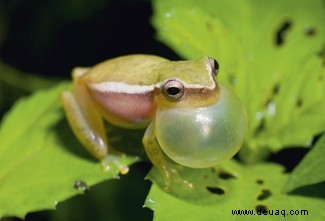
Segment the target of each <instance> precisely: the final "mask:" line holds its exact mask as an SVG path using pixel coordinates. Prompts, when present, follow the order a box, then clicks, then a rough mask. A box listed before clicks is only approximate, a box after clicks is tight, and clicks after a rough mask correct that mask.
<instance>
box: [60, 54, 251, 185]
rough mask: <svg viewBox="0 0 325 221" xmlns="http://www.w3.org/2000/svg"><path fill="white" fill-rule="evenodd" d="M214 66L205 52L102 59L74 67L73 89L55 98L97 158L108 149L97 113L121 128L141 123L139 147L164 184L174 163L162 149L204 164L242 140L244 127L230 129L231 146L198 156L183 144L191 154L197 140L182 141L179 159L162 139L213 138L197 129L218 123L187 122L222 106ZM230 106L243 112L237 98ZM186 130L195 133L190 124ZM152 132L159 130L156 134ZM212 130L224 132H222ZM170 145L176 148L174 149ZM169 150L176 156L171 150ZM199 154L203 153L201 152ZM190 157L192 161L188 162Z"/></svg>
mask: <svg viewBox="0 0 325 221" xmlns="http://www.w3.org/2000/svg"><path fill="white" fill-rule="evenodd" d="M217 72H218V64H217V62H216V61H215V60H214V59H212V58H208V57H203V58H201V59H198V60H192V61H176V62H174V61H169V60H167V59H164V58H161V57H157V56H152V55H128V56H122V57H118V58H114V59H110V60H107V61H104V62H102V63H100V64H98V65H96V66H94V67H92V68H76V69H75V70H74V71H73V83H74V92H73V93H71V92H69V91H65V92H63V93H62V95H61V100H62V103H63V107H64V110H65V113H66V115H67V118H68V121H69V123H70V125H71V128H72V129H73V131H74V133H75V135H76V136H77V138H78V139H79V141H80V142H81V143H82V144H83V145H84V146H85V148H86V149H87V150H88V151H89V152H90V153H91V154H92V155H93V156H94V157H96V158H98V159H104V158H107V156H110V155H111V153H110V151H108V142H107V138H106V133H105V129H104V122H103V119H105V120H107V121H108V122H110V123H112V124H114V125H117V126H120V127H124V128H147V130H146V133H145V135H144V138H143V144H144V147H145V149H146V152H147V154H148V157H149V159H150V160H151V161H152V163H153V164H154V165H155V166H156V167H157V168H158V169H159V170H160V171H161V173H162V175H163V176H164V180H165V184H166V186H168V185H169V184H170V179H171V173H172V171H174V169H173V166H171V164H169V163H167V162H166V160H165V157H166V156H165V155H164V154H163V152H164V153H166V154H167V155H168V156H169V157H170V158H171V159H173V160H174V161H175V162H176V163H180V164H182V165H185V166H189V167H207V166H211V165H213V164H216V163H219V162H221V161H223V160H225V159H228V158H230V157H232V156H233V155H234V154H235V153H236V152H237V150H238V148H239V146H240V144H241V142H242V140H243V137H244V133H245V131H244V130H245V129H240V130H241V131H238V132H236V133H238V137H239V138H238V141H236V142H237V143H236V144H235V145H233V146H231V148H228V147H225V148H226V149H227V148H228V149H231V151H223V150H219V152H217V153H214V152H213V150H209V151H208V152H206V153H204V151H203V153H202V154H199V155H200V159H197V158H195V157H192V156H191V153H188V150H190V151H194V152H193V153H192V155H193V154H195V155H196V153H195V152H196V151H200V148H202V147H199V146H197V147H194V149H193V148H192V149H191V148H190V149H188V150H186V148H187V147H185V150H183V151H184V156H190V158H187V159H185V161H184V159H182V158H183V157H182V155H181V156H179V154H181V153H182V150H181V151H180V152H179V148H178V147H176V146H174V145H173V143H170V142H168V140H173V139H170V137H171V136H172V137H173V136H174V137H177V139H179V140H183V139H187V137H196V136H200V137H199V139H196V140H199V142H198V143H196V145H201V144H203V143H204V142H206V141H207V142H215V141H214V140H209V137H210V138H211V137H215V136H214V135H215V134H204V133H200V131H202V130H207V129H206V127H218V125H216V124H214V125H210V126H207V125H206V123H203V124H201V125H200V122H199V123H198V122H196V121H193V123H187V122H190V121H191V119H192V118H193V119H195V118H197V117H198V116H201V115H211V116H208V118H211V119H214V118H218V116H217V115H216V116H213V115H214V113H215V109H218V110H219V112H220V110H222V107H220V105H218V102H219V101H221V100H222V99H223V98H222V96H221V95H222V94H223V93H222V91H221V88H222V87H223V86H220V84H218V83H217V82H216V81H215V76H216V74H217ZM224 91H225V93H224V94H229V93H231V92H228V89H224ZM224 97H227V96H224ZM228 97H229V96H228ZM228 97H227V99H228ZM230 99H233V100H236V99H237V98H236V97H235V96H233V97H232V95H231V96H230ZM223 100H225V99H223ZM221 103H222V102H221ZM228 103H229V102H228ZM232 103H234V102H232ZM226 104H227V103H226ZM217 106H218V107H217ZM226 106H227V105H226ZM228 106H229V105H228ZM229 108H230V109H229ZM234 108H235V109H238V110H239V111H238V113H241V114H239V115H240V116H243V114H242V113H243V110H242V106H241V104H240V102H237V103H236V102H235V104H234V106H231V105H230V106H229V107H228V109H227V110H228V111H229V110H230V112H233V111H231V109H234ZM174 110H175V111H176V112H177V113H176V112H174ZM206 110H209V112H206ZM184 111H187V113H188V116H190V118H186V119H185V118H184V119H185V121H184V119H183V121H182V120H181V118H182V113H185V112H184ZM221 112H222V111H221ZM192 114H193V117H192V116H191V115H192ZM235 114H237V113H235ZM221 115H222V116H223V117H222V118H221V119H222V121H223V122H224V120H223V118H233V117H232V116H228V117H227V116H226V115H227V114H221ZM165 116H167V118H166V119H164V117H165ZM175 116H177V117H175ZM225 116H226V117H225ZM170 119H172V122H171V123H173V124H172V125H170V124H168V123H166V122H169V120H170ZM178 119H180V120H178ZM204 119H205V120H204V121H202V122H205V121H206V119H207V118H204ZM240 119H241V120H242V118H240ZM186 121H187V122H186ZM211 122H214V120H212V121H211ZM218 124H219V123H218ZM239 124H245V122H244V121H242V122H239ZM182 125H186V127H192V128H197V130H198V133H199V134H189V133H187V132H186V131H187V128H182ZM196 125H198V126H196ZM173 128H176V129H179V130H176V131H177V133H178V134H175V133H176V131H175V130H174V129H173ZM242 128H245V127H242ZM223 129H226V131H227V124H226V126H224V128H219V129H218V130H217V131H222V130H223ZM209 131H213V130H209ZM191 132H193V133H197V132H195V131H194V130H191ZM157 134H159V135H158V137H157ZM230 134H233V133H230ZM218 136H225V134H219V135H218ZM166 139H168V140H166ZM213 139H214V138H213ZM174 140H175V139H174ZM175 142H176V141H175ZM202 142H203V143H202ZM217 142H218V141H217ZM176 143H179V142H176ZM194 143H195V141H194ZM161 144H163V146H161ZM203 145H204V144H203ZM216 145H217V144H216ZM180 146H181V145H180ZM210 146H211V145H210ZM195 148H196V149H195ZM209 148H210V147H209ZM209 148H208V149H209ZM222 148H224V147H223V146H222ZM173 149H174V150H175V149H176V150H177V151H176V152H175V153H174V152H173ZM203 149H204V148H203ZM210 149H211V148H210ZM162 150H164V151H162ZM220 151H221V152H226V153H227V154H225V156H223V155H224V154H221V155H222V157H216V159H212V158H213V157H212V158H211V157H210V156H208V155H211V154H212V155H213V154H217V155H218V153H220ZM173 154H176V155H178V156H176V157H175V156H171V155H173ZM205 154H206V155H207V156H206V158H207V159H205V158H204V156H205ZM191 161H193V162H194V163H193V164H191ZM205 162H207V163H205ZM121 172H127V169H126V168H124V169H123V168H122V170H121Z"/></svg>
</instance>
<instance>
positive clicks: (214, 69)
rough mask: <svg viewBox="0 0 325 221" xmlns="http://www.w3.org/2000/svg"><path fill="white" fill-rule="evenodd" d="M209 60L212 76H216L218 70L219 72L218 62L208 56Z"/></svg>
mask: <svg viewBox="0 0 325 221" xmlns="http://www.w3.org/2000/svg"><path fill="white" fill-rule="evenodd" d="M208 60H209V64H210V66H211V69H212V72H213V74H214V76H217V74H218V72H219V63H218V62H217V61H216V60H215V59H213V58H210V57H209V58H208Z"/></svg>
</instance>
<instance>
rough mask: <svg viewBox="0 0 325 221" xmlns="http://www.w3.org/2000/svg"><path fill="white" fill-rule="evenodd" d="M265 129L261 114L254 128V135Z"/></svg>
mask: <svg viewBox="0 0 325 221" xmlns="http://www.w3.org/2000/svg"><path fill="white" fill-rule="evenodd" d="M264 129H265V118H264V116H263V118H262V119H261V120H260V123H259V125H258V126H257V127H256V128H255V130H254V135H255V136H257V135H258V134H259V133H261V132H262V131H263V130H264Z"/></svg>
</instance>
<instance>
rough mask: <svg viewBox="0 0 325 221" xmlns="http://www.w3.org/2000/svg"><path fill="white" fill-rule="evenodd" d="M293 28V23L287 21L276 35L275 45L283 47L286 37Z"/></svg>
mask: <svg viewBox="0 0 325 221" xmlns="http://www.w3.org/2000/svg"><path fill="white" fill-rule="evenodd" d="M291 26H292V22H290V21H286V22H284V23H283V24H282V25H281V26H280V28H279V29H278V31H277V32H276V35H275V44H276V45H277V46H281V45H283V43H284V40H285V35H286V33H287V32H288V31H289V30H290V28H291Z"/></svg>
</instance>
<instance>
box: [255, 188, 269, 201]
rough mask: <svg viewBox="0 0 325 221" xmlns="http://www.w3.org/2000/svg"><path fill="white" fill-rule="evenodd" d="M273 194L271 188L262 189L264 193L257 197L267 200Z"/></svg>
mask: <svg viewBox="0 0 325 221" xmlns="http://www.w3.org/2000/svg"><path fill="white" fill-rule="evenodd" d="M271 195H272V193H271V191H270V190H262V193H261V194H260V195H259V196H258V197H257V199H258V200H265V199H267V198H269V197H270V196H271Z"/></svg>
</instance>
